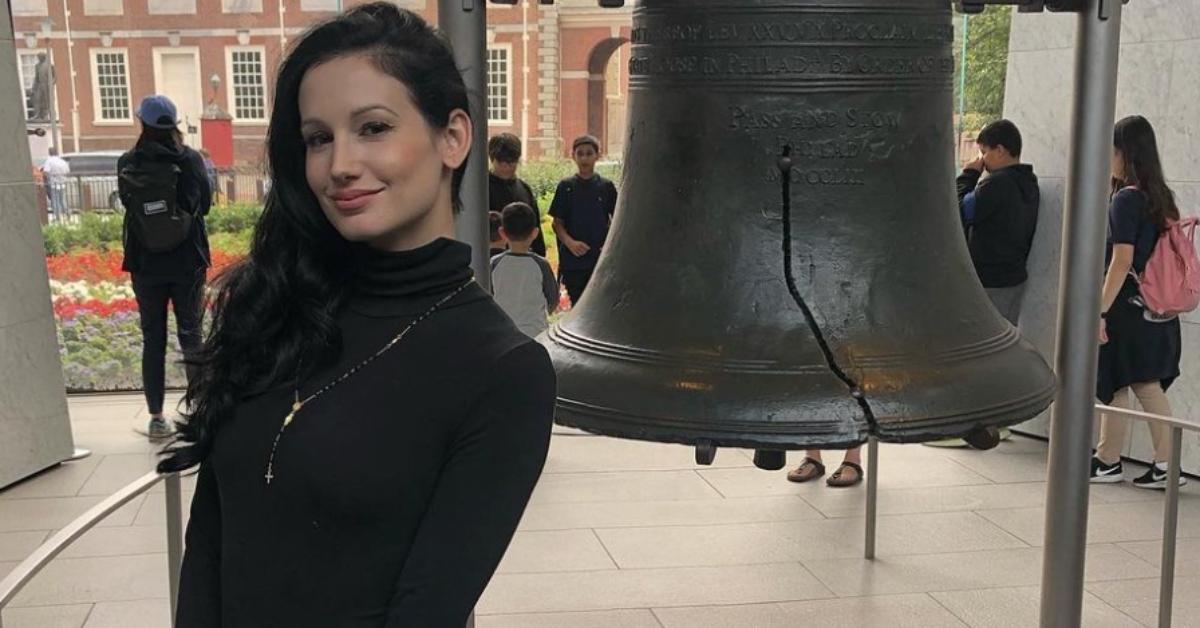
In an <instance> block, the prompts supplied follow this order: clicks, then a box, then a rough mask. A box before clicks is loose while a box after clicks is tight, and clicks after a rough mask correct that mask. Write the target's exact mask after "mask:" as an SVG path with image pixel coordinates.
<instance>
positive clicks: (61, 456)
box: [0, 3, 74, 488]
mask: <svg viewBox="0 0 1200 628" xmlns="http://www.w3.org/2000/svg"><path fill="white" fill-rule="evenodd" d="M7 7H8V4H7V3H4V4H0V146H3V147H4V148H5V152H4V154H3V155H2V156H0V488H3V487H4V486H7V485H9V484H12V483H13V482H16V481H17V480H19V479H21V478H23V477H26V476H28V475H30V474H32V473H35V472H37V471H40V470H42V469H44V468H46V467H48V466H51V465H53V464H56V463H58V462H61V461H63V460H65V459H66V458H67V457H69V456H70V455H71V453H72V451H73V450H74V446H73V444H72V441H71V423H70V420H69V418H68V415H67V397H66V393H65V392H64V390H65V388H64V386H63V376H62V366H61V364H60V362H59V358H58V342H57V340H56V339H55V333H54V315H53V312H52V311H51V309H50V287H49V279H48V277H47V276H46V263H45V260H44V255H45V254H44V253H43V248H42V234H41V228H40V226H39V223H38V214H37V204H36V203H35V199H34V187H33V176H32V171H31V170H30V167H29V164H30V160H29V148H28V144H27V142H26V139H25V124H24V120H25V116H24V111H23V109H24V103H23V102H21V92H20V90H19V89H17V87H18V85H20V83H19V82H18V81H17V65H16V54H15V53H14V51H13V32H12V26H11V24H12V21H11V18H10V17H9V15H8V8H7Z"/></svg>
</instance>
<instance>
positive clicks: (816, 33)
mask: <svg viewBox="0 0 1200 628" xmlns="http://www.w3.org/2000/svg"><path fill="white" fill-rule="evenodd" d="M631 39H632V41H633V43H634V44H654V43H676V42H685V43H686V42H693V43H704V42H738V43H763V42H788V43H804V42H860V43H889V42H890V43H897V44H901V43H909V42H912V43H929V44H942V43H948V42H952V41H954V29H953V27H949V26H946V25H944V24H929V23H916V24H912V23H908V24H906V23H900V22H884V21H851V20H845V19H829V18H810V19H802V20H794V19H793V20H788V19H786V18H783V19H781V20H780V21H771V22H746V23H740V24H738V23H723V24H663V25H652V26H642V27H638V28H635V29H634V30H633V33H632V37H631Z"/></svg>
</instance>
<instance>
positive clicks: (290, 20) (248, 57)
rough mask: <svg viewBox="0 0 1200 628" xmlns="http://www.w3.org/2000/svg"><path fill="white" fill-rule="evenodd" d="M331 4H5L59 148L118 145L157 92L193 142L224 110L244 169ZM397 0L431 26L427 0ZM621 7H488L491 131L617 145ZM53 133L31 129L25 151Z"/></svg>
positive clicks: (545, 151)
mask: <svg viewBox="0 0 1200 628" xmlns="http://www.w3.org/2000/svg"><path fill="white" fill-rule="evenodd" d="M340 1H341V0H11V7H12V11H13V16H14V25H15V31H16V33H15V34H16V38H15V39H16V41H17V56H18V68H19V72H20V79H21V81H22V85H23V86H24V87H25V89H26V97H27V104H28V106H29V108H32V102H31V101H30V100H29V96H30V94H31V88H32V86H33V82H34V74H35V68H36V66H37V63H38V58H39V55H44V54H47V53H49V57H50V60H51V61H52V62H53V65H54V68H55V74H56V79H55V81H54V85H55V90H56V99H55V100H56V106H57V111H58V119H59V121H60V122H59V125H58V132H59V133H61V138H62V139H61V141H62V145H63V151H64V152H75V151H92V150H110V149H126V148H128V147H129V146H130V145H131V144H132V142H133V141H134V139H135V138H136V135H137V133H138V128H137V125H136V122H135V121H134V110H135V108H136V106H137V103H138V102H139V101H140V100H141V98H142V97H143V96H145V95H148V94H152V93H162V94H166V95H168V96H169V97H171V98H172V100H174V101H175V103H176V104H177V105H178V107H179V114H180V118H181V119H182V120H183V121H184V127H186V128H185V135H186V136H187V141H188V143H189V144H191V145H193V146H203V145H204V138H203V137H202V130H201V125H200V123H199V120H200V118H201V116H202V115H203V114H204V111H205V109H206V107H208V106H209V105H211V104H214V103H215V104H216V105H217V106H219V107H220V108H221V110H223V111H225V112H228V113H229V114H230V115H231V116H232V117H233V125H234V145H235V146H234V147H235V164H236V165H237V166H239V167H243V168H247V169H252V168H255V167H257V166H258V165H259V164H260V163H261V159H262V154H263V140H264V138H265V134H266V121H267V119H268V118H269V116H270V107H271V97H272V93H271V91H272V81H273V73H274V72H273V69H274V68H275V67H277V65H278V63H279V61H280V54H281V51H282V50H284V49H286V46H287V43H288V41H290V40H291V39H294V38H296V37H297V36H298V35H300V34H301V33H302V32H303V31H304V29H305V28H306V27H307V26H308V25H310V24H312V23H313V22H314V21H317V20H319V19H322V18H324V17H327V16H329V15H331V14H332V12H333V11H336V10H337V9H338V4H339V2H340ZM359 1H360V0H346V2H347V6H350V5H352V4H354V3H357V2H359ZM395 1H396V2H397V4H399V5H400V6H403V7H406V8H410V9H413V10H415V11H418V12H420V13H422V14H423V15H425V16H426V18H428V19H429V20H430V21H434V22H436V19H437V2H436V0H395ZM630 15H631V10H630V9H629V8H628V7H627V8H625V9H600V8H599V7H598V6H597V5H596V3H595V0H566V1H564V0H559V3H558V4H556V5H541V4H539V3H538V2H537V1H536V0H522V4H521V5H518V6H506V5H496V4H490V5H488V61H489V62H488V76H489V87H488V94H487V104H488V117H489V131H490V132H491V133H497V132H501V131H509V132H512V133H515V134H517V135H518V136H522V137H524V138H525V139H526V145H527V148H526V153H527V154H528V155H529V156H530V157H532V158H537V157H539V156H560V155H565V154H566V150H567V147H569V146H570V139H571V138H573V137H575V136H577V135H579V134H582V133H585V132H590V133H592V134H594V135H596V136H597V137H599V138H601V141H602V142H603V143H605V144H606V146H605V151H606V152H607V153H609V154H610V155H619V154H620V150H621V146H620V144H621V142H622V138H623V130H624V111H625V94H626V93H627V83H628V77H627V74H626V71H625V66H626V62H627V54H628V49H629V48H628V46H627V45H625V44H626V43H627V42H628V41H629V30H630V26H629V25H630ZM523 35H525V36H527V39H526V38H525V37H523ZM526 54H528V61H527V60H526V58H525V55H526ZM73 101H74V103H73ZM30 113H32V112H30ZM39 126H44V127H46V129H47V131H53V129H52V128H51V126H50V125H39ZM52 135H53V132H48V133H47V134H46V137H45V138H36V137H34V138H31V143H32V145H33V149H34V150H33V153H34V155H35V156H36V155H39V154H42V155H44V154H45V149H46V147H47V146H48V145H49V144H50V142H51V141H52V137H51V136H52Z"/></svg>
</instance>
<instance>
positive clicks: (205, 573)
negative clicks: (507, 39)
mask: <svg viewBox="0 0 1200 628" xmlns="http://www.w3.org/2000/svg"><path fill="white" fill-rule="evenodd" d="M468 111H469V108H468V101H467V92H466V89H465V87H464V85H463V82H462V78H461V75H460V74H459V70H458V68H457V67H455V64H454V60H453V56H452V52H451V50H450V47H449V45H448V44H447V43H446V41H445V40H444V39H443V37H441V36H440V35H439V34H438V33H437V32H436V31H434V30H433V29H432V28H430V27H429V26H428V25H427V24H426V23H425V22H424V21H423V20H422V19H421V18H420V17H419V16H417V15H416V14H414V13H412V12H409V11H405V10H402V9H398V8H396V7H395V6H394V5H392V4H385V3H375V4H367V5H363V6H360V7H357V8H355V9H352V10H350V11H349V12H347V13H345V14H343V15H340V16H338V17H336V18H334V19H332V20H330V21H328V22H325V23H323V24H320V25H318V26H316V27H314V28H313V29H311V30H310V31H309V32H308V33H307V34H306V35H304V36H303V37H302V38H301V39H300V40H299V41H298V42H297V43H296V44H295V47H294V48H293V49H292V50H291V52H290V53H289V55H288V56H287V58H286V60H285V61H284V62H283V65H282V66H281V68H280V70H279V75H278V79H277V83H276V89H275V100H274V108H273V110H272V115H271V121H270V127H269V137H268V141H267V156H268V163H269V166H270V170H271V177H272V185H271V190H270V193H269V196H268V198H267V202H266V206H265V208H264V210H263V214H262V217H261V218H260V220H259V222H258V225H257V227H256V229H255V234H254V240H253V243H252V245H251V251H250V255H249V257H248V258H247V259H246V260H245V261H244V262H243V263H241V264H240V265H238V266H236V267H235V268H234V269H233V270H231V271H230V272H228V273H227V274H226V275H225V276H224V277H223V279H221V283H220V291H219V293H218V295H217V297H216V301H215V309H214V314H213V316H214V320H213V327H212V330H211V332H210V335H209V337H208V338H207V339H206V342H205V345H204V349H203V351H202V352H201V354H200V355H199V358H198V360H197V365H198V367H199V377H198V378H197V379H196V381H194V382H193V383H192V384H191V385H190V387H189V389H188V394H187V401H188V403H189V405H190V407H191V408H192V412H191V415H190V417H189V418H188V421H187V423H186V424H184V425H182V426H181V427H180V432H181V439H180V442H179V443H177V444H176V445H175V446H174V447H173V448H172V450H171V452H170V457H169V458H167V459H165V460H164V461H163V462H162V463H161V465H160V469H161V470H170V471H173V470H181V469H187V468H190V467H193V466H195V465H197V464H198V465H200V471H199V478H198V481H197V486H196V494H195V498H194V500H193V503H192V514H191V521H190V523H189V525H188V531H187V552H186V554H185V557H184V563H183V574H182V579H181V585H180V595H179V604H178V610H177V621H178V623H177V624H176V625H177V626H179V627H180V628H191V627H211V626H224V627H230V626H254V627H260V626H261V627H265V626H288V627H304V626H314V627H315V626H320V627H322V628H325V627H332V626H337V627H339V628H352V627H356V626H362V627H367V626H369V627H372V628H380V627H384V626H387V627H394V628H399V627H402V626H403V627H405V628H416V627H418V626H419V627H422V628H440V627H446V628H451V627H453V628H461V626H463V625H464V623H465V621H466V619H467V616H468V614H469V613H470V611H471V609H472V607H473V606H474V604H475V602H476V600H477V599H478V597H479V595H480V594H481V592H482V591H483V589H484V587H485V585H486V584H487V582H488V580H489V579H490V577H491V575H492V572H493V571H494V570H495V568H496V566H497V564H498V563H499V561H500V558H501V556H502V555H503V554H504V551H505V549H506V547H507V545H508V542H509V540H510V539H511V537H512V534H513V532H514V530H515V529H516V526H517V522H518V520H519V519H520V516H521V513H522V512H523V510H524V508H525V504H526V502H527V500H528V498H529V495H530V493H531V492H532V490H533V487H534V484H535V483H536V481H537V478H538V476H539V474H540V472H541V469H542V465H543V463H544V461H545V456H546V450H547V447H548V444H549V435H550V425H551V420H552V415H553V403H554V394H555V380H554V372H553V369H552V368H551V365H550V362H549V358H548V356H547V354H546V352H545V350H544V349H542V347H541V346H540V345H538V344H537V343H535V342H533V341H532V340H530V339H529V338H528V337H527V336H524V335H523V334H521V333H520V331H518V330H517V328H516V327H515V326H514V325H513V324H512V322H511V321H509V320H508V318H507V317H506V316H505V315H504V314H503V312H502V311H501V310H500V309H499V307H498V306H497V305H496V304H495V303H494V302H493V301H492V299H491V297H490V295H489V294H488V293H487V292H486V291H484V290H483V289H481V288H480V287H479V285H478V284H476V283H475V282H474V280H473V279H472V274H471V269H470V258H471V251H470V247H469V246H467V245H466V244H463V243H461V242H456V241H454V240H452V239H451V237H452V236H453V233H454V211H455V209H456V208H457V205H458V202H457V199H458V189H459V184H460V181H461V179H462V175H463V168H464V166H465V163H466V160H467V157H468V152H469V150H470V145H471V137H472V122H471V119H470V117H469V115H468V113H467V112H468ZM476 210H479V208H472V211H476Z"/></svg>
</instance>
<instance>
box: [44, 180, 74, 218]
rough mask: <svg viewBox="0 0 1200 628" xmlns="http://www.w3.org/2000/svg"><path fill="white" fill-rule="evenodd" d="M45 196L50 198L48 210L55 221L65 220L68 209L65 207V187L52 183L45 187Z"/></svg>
mask: <svg viewBox="0 0 1200 628" xmlns="http://www.w3.org/2000/svg"><path fill="white" fill-rule="evenodd" d="M46 196H48V197H49V198H50V212H51V213H52V214H53V215H54V219H55V220H56V221H61V220H65V219H66V218H67V215H68V214H69V213H70V210H68V209H67V188H66V187H65V186H55V185H52V186H50V187H47V188H46Z"/></svg>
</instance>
